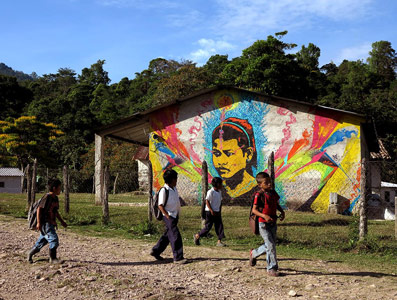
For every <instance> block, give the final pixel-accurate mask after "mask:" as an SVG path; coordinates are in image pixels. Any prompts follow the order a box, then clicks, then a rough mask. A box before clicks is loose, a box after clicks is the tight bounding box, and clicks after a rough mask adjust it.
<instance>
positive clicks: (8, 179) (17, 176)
mask: <svg viewBox="0 0 397 300" xmlns="http://www.w3.org/2000/svg"><path fill="white" fill-rule="evenodd" d="M23 176H24V175H23V172H22V171H21V170H19V169H18V168H0V193H21V190H22V186H21V185H22V178H23Z"/></svg>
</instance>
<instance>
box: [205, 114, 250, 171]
mask: <svg viewBox="0 0 397 300" xmlns="http://www.w3.org/2000/svg"><path fill="white" fill-rule="evenodd" d="M218 138H222V139H223V140H224V141H228V140H232V139H236V140H237V144H238V146H239V147H240V148H241V150H242V151H243V152H244V153H247V152H248V148H251V151H252V153H251V154H252V157H251V159H250V160H249V161H247V168H246V169H247V172H248V173H249V174H251V175H252V176H253V172H252V167H256V164H257V152H256V145H255V137H254V130H253V128H252V125H251V124H250V123H249V122H248V120H243V119H239V118H233V117H231V118H227V119H226V120H225V121H223V122H222V123H221V124H220V125H218V127H216V128H215V129H214V130H213V131H212V145H213V144H214V142H215V140H216V139H218Z"/></svg>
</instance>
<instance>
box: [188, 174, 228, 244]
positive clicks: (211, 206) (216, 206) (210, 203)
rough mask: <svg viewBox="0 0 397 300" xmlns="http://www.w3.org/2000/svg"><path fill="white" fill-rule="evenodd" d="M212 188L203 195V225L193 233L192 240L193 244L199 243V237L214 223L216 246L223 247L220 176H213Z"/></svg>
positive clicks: (205, 233) (206, 232) (208, 230)
mask: <svg viewBox="0 0 397 300" xmlns="http://www.w3.org/2000/svg"><path fill="white" fill-rule="evenodd" d="M211 185H212V188H211V189H210V190H209V191H208V192H207V196H206V197H205V226H204V228H203V229H202V230H201V231H200V232H199V233H196V234H194V236H193V240H194V244H195V245H197V246H198V245H200V238H201V237H203V236H206V235H207V234H208V232H210V230H211V228H212V225H215V233H216V235H217V236H218V242H217V244H216V245H217V246H219V247H223V246H225V244H223V243H222V239H224V238H225V234H224V232H223V223H222V216H221V207H222V193H221V190H222V178H220V177H214V178H212V181H211Z"/></svg>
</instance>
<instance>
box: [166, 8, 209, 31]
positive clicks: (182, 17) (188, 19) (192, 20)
mask: <svg viewBox="0 0 397 300" xmlns="http://www.w3.org/2000/svg"><path fill="white" fill-rule="evenodd" d="M202 17H203V16H202V14H201V13H200V12H199V11H197V10H192V11H190V12H188V13H184V14H170V15H168V16H167V19H168V25H171V26H174V27H190V26H192V25H194V24H197V23H198V22H199V21H200V20H201V19H202Z"/></svg>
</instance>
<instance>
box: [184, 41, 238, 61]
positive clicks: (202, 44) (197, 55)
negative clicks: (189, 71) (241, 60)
mask: <svg viewBox="0 0 397 300" xmlns="http://www.w3.org/2000/svg"><path fill="white" fill-rule="evenodd" d="M197 44H198V45H199V49H198V50H196V51H193V52H192V53H190V57H189V58H190V59H191V60H193V61H194V62H197V63H198V64H199V65H201V64H204V63H205V62H206V61H207V60H208V58H209V57H210V56H212V55H214V54H219V53H221V52H224V51H229V50H233V49H234V48H235V46H234V45H232V44H230V43H229V42H227V41H224V40H218V41H215V40H212V39H204V38H202V39H200V40H198V41H197Z"/></svg>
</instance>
